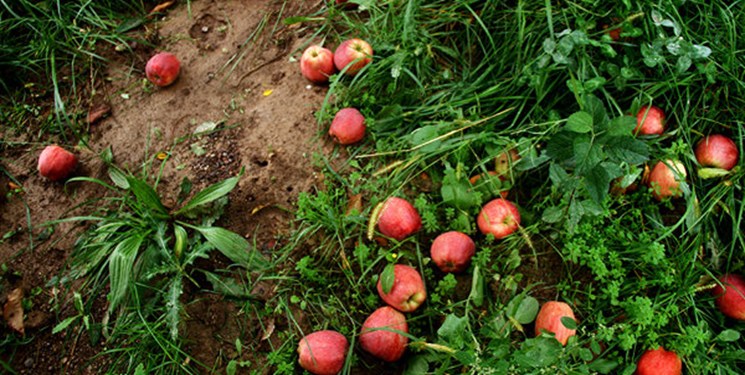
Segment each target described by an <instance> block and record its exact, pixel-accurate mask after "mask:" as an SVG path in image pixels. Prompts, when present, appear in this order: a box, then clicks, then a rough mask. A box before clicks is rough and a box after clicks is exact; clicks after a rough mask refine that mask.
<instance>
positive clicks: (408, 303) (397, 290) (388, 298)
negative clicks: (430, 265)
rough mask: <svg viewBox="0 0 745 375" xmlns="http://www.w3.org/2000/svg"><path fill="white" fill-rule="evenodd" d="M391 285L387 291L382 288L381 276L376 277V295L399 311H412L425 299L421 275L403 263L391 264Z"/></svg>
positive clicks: (425, 293) (425, 292) (425, 294)
mask: <svg viewBox="0 0 745 375" xmlns="http://www.w3.org/2000/svg"><path fill="white" fill-rule="evenodd" d="M393 275H394V276H393V286H392V287H391V290H389V291H388V293H385V292H384V290H383V277H382V275H381V277H379V278H378V285H377V287H378V295H380V298H382V299H383V301H384V302H385V303H387V304H388V305H389V306H391V307H393V308H395V309H396V310H398V311H401V312H412V311H414V310H416V309H417V308H419V306H421V304H422V303H424V300H425V299H427V290H426V289H425V288H424V281H423V280H422V275H420V274H419V271H417V270H416V269H415V268H414V267H411V266H407V265H405V264H396V265H395V266H393Z"/></svg>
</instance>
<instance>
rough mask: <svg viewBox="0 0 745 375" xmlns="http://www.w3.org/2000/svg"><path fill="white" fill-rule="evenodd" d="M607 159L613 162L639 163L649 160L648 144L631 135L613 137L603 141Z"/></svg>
mask: <svg viewBox="0 0 745 375" xmlns="http://www.w3.org/2000/svg"><path fill="white" fill-rule="evenodd" d="M605 153H606V155H607V156H608V160H610V161H612V162H614V163H618V164H620V163H627V164H641V163H644V162H646V161H648V160H649V146H648V145H647V144H646V143H644V142H643V141H640V140H638V139H636V138H635V137H633V136H623V137H613V139H611V140H608V141H607V142H606V143H605Z"/></svg>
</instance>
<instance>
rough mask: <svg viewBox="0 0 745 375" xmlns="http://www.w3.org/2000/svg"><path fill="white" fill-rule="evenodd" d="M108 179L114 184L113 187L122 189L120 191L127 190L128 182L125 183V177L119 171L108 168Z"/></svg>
mask: <svg viewBox="0 0 745 375" xmlns="http://www.w3.org/2000/svg"><path fill="white" fill-rule="evenodd" d="M109 178H110V179H111V182H113V183H114V185H116V186H118V187H120V188H122V189H129V182H128V181H127V176H126V175H125V174H124V172H122V171H121V170H119V169H118V168H114V167H112V168H109Z"/></svg>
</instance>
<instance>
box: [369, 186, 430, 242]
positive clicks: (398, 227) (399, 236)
mask: <svg viewBox="0 0 745 375" xmlns="http://www.w3.org/2000/svg"><path fill="white" fill-rule="evenodd" d="M421 228H422V218H421V217H420V216H419V212H418V211H417V210H416V208H414V206H412V205H411V203H409V202H407V201H406V200H405V199H401V198H398V197H390V198H388V200H386V201H385V203H383V208H382V209H381V211H380V216H379V217H378V229H379V230H380V233H383V234H384V235H386V236H388V237H391V238H395V239H396V240H398V241H401V240H403V239H404V238H406V237H408V236H410V235H412V234H414V233H415V232H416V231H418V230H419V229H421Z"/></svg>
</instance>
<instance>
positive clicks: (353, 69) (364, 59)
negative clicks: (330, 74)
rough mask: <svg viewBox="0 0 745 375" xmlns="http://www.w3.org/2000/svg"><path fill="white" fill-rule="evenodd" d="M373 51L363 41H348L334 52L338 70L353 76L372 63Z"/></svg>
mask: <svg viewBox="0 0 745 375" xmlns="http://www.w3.org/2000/svg"><path fill="white" fill-rule="evenodd" d="M372 56H373V49H372V47H371V46H370V44H369V43H367V42H366V41H364V40H362V39H357V38H353V39H348V40H345V41H344V42H342V43H341V44H340V45H339V47H337V48H336V51H334V65H336V69H339V71H341V72H344V73H345V74H347V75H350V76H353V75H355V74H357V73H358V72H359V71H360V70H361V69H362V68H364V67H365V66H366V65H367V64H369V63H370V62H371V61H372ZM344 68H346V70H344Z"/></svg>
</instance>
